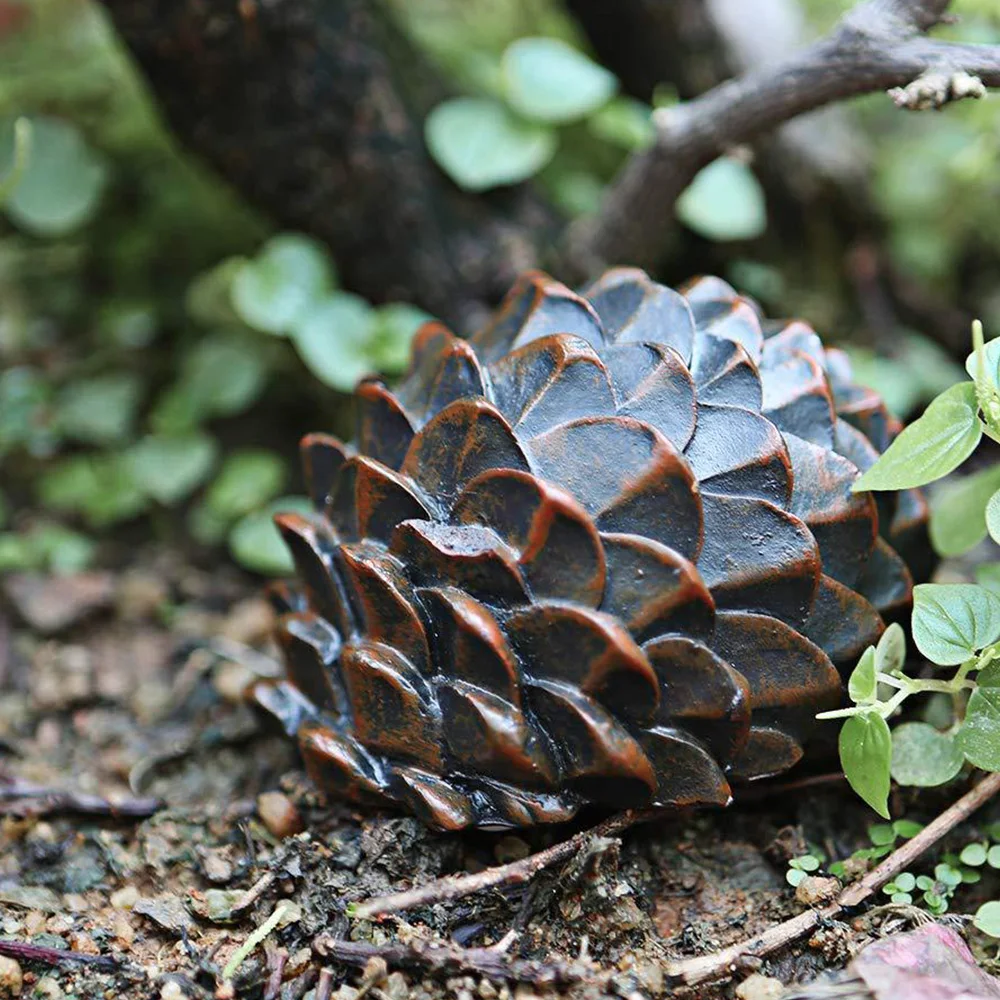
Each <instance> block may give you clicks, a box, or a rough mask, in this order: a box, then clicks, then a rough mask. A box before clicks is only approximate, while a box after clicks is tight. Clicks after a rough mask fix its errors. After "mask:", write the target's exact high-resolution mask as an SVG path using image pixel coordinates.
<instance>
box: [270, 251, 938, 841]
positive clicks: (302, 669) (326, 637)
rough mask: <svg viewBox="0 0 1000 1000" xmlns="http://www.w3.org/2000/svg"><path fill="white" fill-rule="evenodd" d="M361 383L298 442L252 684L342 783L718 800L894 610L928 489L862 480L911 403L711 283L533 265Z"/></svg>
mask: <svg viewBox="0 0 1000 1000" xmlns="http://www.w3.org/2000/svg"><path fill="white" fill-rule="evenodd" d="M356 396H357V408H358V431H357V441H356V443H355V444H354V445H353V446H351V445H344V444H341V443H340V442H339V441H338V440H336V439H335V438H332V437H329V436H327V435H323V434H311V435H309V436H307V437H306V438H305V439H304V441H303V444H302V450H303V455H304V461H305V467H306V472H307V476H308V480H309V483H310V485H311V491H312V495H313V499H314V502H315V505H316V509H317V513H316V514H315V515H314V516H311V517H301V516H294V515H282V516H279V518H278V524H279V527H280V528H281V530H282V532H283V534H284V537H285V539H286V541H287V543H288V545H289V546H290V548H291V550H292V553H293V556H294V559H295V563H296V566H297V569H298V575H299V579H300V581H301V586H300V587H299V588H295V589H293V588H289V587H284V586H282V587H278V588H276V589H275V599H276V601H277V604H278V606H279V608H280V611H281V620H280V626H279V638H280V640H281V643H282V646H283V649H284V654H285V659H286V663H287V671H288V680H287V681H282V682H279V683H277V684H272V685H262V686H260V687H258V689H257V691H256V697H257V700H258V701H259V702H260V703H261V704H262V705H264V706H265V707H266V708H267V709H269V710H270V711H271V712H272V713H274V714H275V715H276V716H277V717H278V718H279V719H280V720H281V721H282V723H283V725H284V726H285V728H286V729H287V731H288V732H289V734H292V735H295V736H297V738H298V740H299V743H300V746H301V749H302V752H303V755H304V757H305V761H306V764H307V767H308V769H309V771H310V773H311V774H312V776H313V778H314V779H315V780H316V781H317V783H318V784H319V785H320V786H322V787H323V788H325V789H327V790H329V791H331V792H333V793H335V794H336V795H341V796H346V797H348V798H350V799H352V800H354V801H357V802H370V803H375V804H390V803H399V804H402V805H403V806H405V807H406V808H408V809H410V810H412V811H413V812H414V813H415V814H416V815H418V816H419V817H420V818H422V819H423V820H424V821H426V822H427V823H430V824H433V825H435V826H438V827H442V828H445V829H457V828H460V827H465V826H468V825H480V826H522V825H529V824H533V823H542V822H553V821H558V820H565V819H567V818H568V817H570V816H572V815H573V813H574V812H575V811H576V810H577V809H578V808H579V807H580V806H581V805H582V804H584V803H586V802H593V803H598V804H602V805H606V806H613V807H616V808H622V807H631V806H642V805H647V804H662V805H666V804H676V805H691V804H717V805H725V804H726V803H727V802H729V800H730V786H729V781H730V780H731V779H733V778H739V779H749V778H756V777H761V776H764V775H770V774H774V773H776V772H780V771H782V770H784V769H786V768H788V767H791V766H792V765H793V764H794V763H795V762H796V761H798V760H799V758H800V757H801V756H802V752H803V751H802V745H803V740H804V739H805V738H806V736H807V735H808V733H809V731H810V729H811V727H812V723H813V719H814V716H815V714H816V713H817V712H818V711H821V710H823V709H828V708H831V707H835V706H836V705H837V704H838V702H839V701H840V699H841V691H842V681H841V674H840V669H843V668H846V667H849V666H850V665H851V664H852V663H853V661H854V660H855V659H856V657H857V656H858V655H859V654H860V653H861V651H862V650H863V649H864V648H865V647H866V646H867V645H868V644H869V643H872V642H874V641H876V640H877V638H878V636H879V635H880V633H881V632H882V630H883V628H884V621H883V619H884V616H887V615H889V616H893V615H897V614H899V613H900V612H901V611H904V610H905V609H906V607H907V606H908V605H909V602H910V598H911V589H912V581H911V577H910V573H909V571H908V570H907V567H906V565H905V564H904V562H903V561H902V559H901V558H900V557H899V556H898V555H897V554H896V551H895V548H899V547H900V546H902V547H903V548H904V549H906V548H910V547H919V541H920V539H921V537H922V533H923V532H924V530H925V522H926V515H927V510H926V505H925V503H924V501H923V499H922V497H921V495H920V494H919V493H918V492H915V491H907V492H904V493H899V494H879V495H878V496H877V497H876V496H873V495H872V494H870V493H860V494H854V493H852V492H851V484H852V483H853V482H854V480H855V479H856V478H857V476H858V475H859V472H858V470H859V469H861V470H864V469H867V468H868V467H869V466H870V465H871V464H872V463H873V462H874V461H875V459H876V457H877V456H878V454H879V452H880V451H882V450H884V449H885V447H886V446H887V445H888V443H889V442H890V440H891V439H892V438H893V436H894V435H895V434H896V433H898V430H899V427H898V424H896V423H895V422H894V421H893V419H892V418H891V417H890V416H889V415H888V413H887V412H886V409H885V407H884V406H883V404H882V402H881V400H880V399H879V398H878V396H877V395H876V394H875V393H873V392H871V391H870V390H868V389H863V388H861V387H859V386H857V385H854V384H853V383H852V382H851V376H850V369H849V365H848V363H847V359H846V357H845V356H844V355H843V354H842V353H840V352H839V351H834V350H830V351H824V349H823V347H822V346H821V344H820V341H819V338H818V337H817V336H816V334H815V333H814V332H813V331H812V330H811V329H810V328H809V327H808V326H806V325H805V324H803V323H801V322H791V323H775V324H769V323H766V322H763V321H762V319H761V316H760V314H759V312H758V310H757V308H756V306H755V305H754V304H753V303H752V302H750V301H749V300H748V299H746V298H743V297H740V296H738V295H737V294H736V293H735V292H734V291H733V289H732V288H730V287H729V286H728V285H727V284H726V283H725V282H723V281H721V280H719V279H717V278H705V279H701V280H699V281H696V282H694V283H693V284H691V285H690V286H689V287H687V288H686V289H685V290H684V291H683V292H682V293H678V292H675V291H672V290H670V289H667V288H664V287H662V286H660V285H657V284H655V283H653V282H652V281H650V279H649V278H648V277H647V276H646V275H645V274H644V273H642V272H641V271H637V270H633V269H627V268H622V269H617V270H612V271H609V272H608V273H606V274H605V275H604V276H603V277H602V278H601V279H600V280H599V281H597V282H596V283H595V284H594V285H592V286H591V287H590V288H589V289H588V290H587V291H586V292H585V293H584V294H583V295H577V294H575V293H573V292H571V291H570V290H569V289H568V288H566V287H564V286H563V285H561V284H559V283H557V282H555V281H553V280H552V279H551V278H549V277H547V276H545V275H543V274H540V273H529V274H527V275H525V276H524V277H522V278H521V280H520V281H519V282H518V283H517V285H516V286H515V287H514V288H513V290H512V291H511V292H510V294H509V295H508V297H507V299H506V300H505V302H504V304H503V306H502V308H501V309H500V311H499V313H498V314H497V316H496V318H495V319H494V320H493V321H492V323H491V324H490V325H489V326H488V327H486V328H485V329H483V330H481V331H479V332H478V333H477V334H476V335H475V336H474V337H472V339H471V340H468V341H465V340H460V339H457V338H456V337H454V336H453V335H452V334H451V333H449V332H448V331H447V330H446V329H444V328H443V327H442V326H440V325H439V324H436V323H429V324H427V325H426V326H425V327H424V328H423V329H422V330H421V332H420V333H419V334H418V336H417V338H416V340H415V343H414V350H413V361H412V367H411V369H410V372H409V374H408V375H407V377H406V378H405V380H404V381H403V382H402V384H401V385H400V387H399V388H398V390H397V391H396V392H395V393H393V392H390V391H389V390H388V389H387V388H386V387H385V385H384V384H383V383H382V382H380V381H378V380H377V379H367V380H364V381H362V382H361V384H360V385H359V387H358V389H357V393H356ZM894 547H895V548H894Z"/></svg>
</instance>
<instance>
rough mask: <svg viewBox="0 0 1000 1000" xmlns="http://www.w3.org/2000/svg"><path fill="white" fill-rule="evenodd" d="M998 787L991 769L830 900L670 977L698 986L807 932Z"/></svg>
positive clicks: (690, 961)
mask: <svg viewBox="0 0 1000 1000" xmlns="http://www.w3.org/2000/svg"><path fill="white" fill-rule="evenodd" d="M997 792H1000V773H997V774H989V775H987V776H986V777H985V778H984V779H983V780H982V781H980V782H979V784H978V785H976V786H975V787H974V788H972V789H970V790H969V791H968V792H966V793H965V795H963V796H962V797H961V798H960V799H959V800H958V801H957V802H955V803H953V804H952V805H950V806H949V807H948V808H947V809H946V810H945V811H944V812H943V813H941V815H940V816H938V817H937V818H936V819H935V820H933V821H932V822H931V823H928V824H927V826H925V827H924V828H923V830H921V831H920V833H918V834H917V835H916V836H915V837H913V838H912V839H910V840H908V841H907V842H906V843H905V844H903V846H902V847H900V848H899V849H898V850H896V851H893V852H892V854H890V855H889V856H888V857H887V858H886V859H885V860H884V861H883V862H882V863H881V864H880V865H878V867H876V868H873V869H872V870H871V871H870V872H868V874H867V875H865V877H864V878H862V879H860V880H859V881H857V882H855V883H853V884H852V885H849V886H847V888H846V889H844V890H843V892H841V893H840V895H839V896H838V897H837V898H836V899H835V900H834V901H833V902H832V903H830V904H828V905H827V906H824V907H821V908H820V909H817V910H806V912H805V913H800V914H799V915H798V916H796V917H792V919H791V920H786V921H785V922H784V923H781V924H775V925H774V926H773V927H769V928H768V929H767V930H766V931H763V932H762V933H760V934H757V935H756V936H755V937H752V938H748V939H747V940H746V941H740V942H739V943H738V944H734V945H731V946H730V947H728V948H724V949H723V950H722V951H717V952H715V953H714V954H711V955H701V956H699V957H698V958H687V959H683V960H682V961H679V962H669V963H667V967H666V970H665V971H666V975H667V978H668V980H669V981H670V982H672V983H674V984H675V985H685V986H696V985H698V984H699V983H705V982H709V981H711V980H716V979H723V978H725V977H727V976H728V975H730V974H731V973H733V972H735V971H736V970H737V969H738V967H739V964H740V962H741V960H743V959H746V958H748V957H753V958H763V957H765V956H766V955H770V954H772V953H773V952H775V951H778V950H779V949H780V948H783V947H785V945H788V944H791V943H792V942H793V941H797V940H798V939H799V938H801V937H804V936H805V935H806V934H808V933H809V932H810V931H811V930H813V929H814V928H815V927H817V926H819V925H820V924H821V923H823V921H825V920H830V919H832V918H834V917H836V916H838V915H839V914H840V913H841V912H842V911H843V910H848V909H851V908H852V907H855V906H859V905H860V904H861V903H863V902H864V901H865V900H866V899H867V898H868V897H869V896H870V895H871V894H872V893H873V892H875V890H876V889H878V888H879V887H880V886H882V885H884V884H885V883H886V882H888V881H889V880H890V879H891V878H894V877H895V876H896V875H898V874H899V873H900V872H901V871H904V870H905V869H906V868H907V867H908V866H909V865H911V864H912V863H913V862H914V861H915V860H916V859H917V858H918V857H920V855H921V854H923V853H924V851H926V850H927V849H928V848H929V847H932V846H933V845H934V844H936V843H937V842H938V841H939V840H940V839H941V838H942V837H943V836H944V835H945V834H947V833H949V832H950V831H951V830H952V829H954V828H955V827H956V826H958V824H959V823H961V822H963V821H964V820H966V819H968V818H969V816H971V815H972V813H974V812H975V811H976V810H977V809H978V808H979V807H980V806H982V805H984V804H985V803H986V802H988V801H989V800H990V799H991V798H993V796H994V795H996V794H997Z"/></svg>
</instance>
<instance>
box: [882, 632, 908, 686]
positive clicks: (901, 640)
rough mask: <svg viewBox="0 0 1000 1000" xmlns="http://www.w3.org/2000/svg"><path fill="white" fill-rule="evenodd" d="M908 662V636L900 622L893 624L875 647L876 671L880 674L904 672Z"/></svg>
mask: <svg viewBox="0 0 1000 1000" xmlns="http://www.w3.org/2000/svg"><path fill="white" fill-rule="evenodd" d="M905 662H906V634H905V633H904V632H903V627H902V626H901V625H900V624H899V623H898V622H893V623H892V624H891V625H890V626H889V627H888V628H887V629H886V630H885V631H884V632H883V633H882V636H881V638H880V639H879V641H878V645H877V646H876V647H875V670H876V672H877V673H880V674H895V673H899V672H902V669H903V664H904V663H905Z"/></svg>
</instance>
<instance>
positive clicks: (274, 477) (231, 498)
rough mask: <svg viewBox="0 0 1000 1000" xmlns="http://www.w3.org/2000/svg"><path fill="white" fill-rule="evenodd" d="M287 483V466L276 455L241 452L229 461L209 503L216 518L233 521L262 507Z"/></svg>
mask: <svg viewBox="0 0 1000 1000" xmlns="http://www.w3.org/2000/svg"><path fill="white" fill-rule="evenodd" d="M284 482H285V463H284V462H282V460H281V458H280V457H279V456H278V455H276V454H275V453H274V452H273V451H263V450H261V449H253V450H251V449H247V450H245V451H237V452H234V453H233V454H232V455H230V456H229V457H228V458H227V459H226V461H225V463H224V464H223V466H222V468H221V469H220V470H219V474H218V475H217V476H216V477H215V480H214V482H213V483H212V485H211V486H209V488H208V492H207V493H206V495H205V501H206V503H207V504H208V506H209V507H210V508H211V510H212V512H213V513H214V514H216V515H217V516H218V517H220V518H223V519H225V520H230V519H232V518H236V517H242V516H243V515H244V514H249V513H250V511H252V510H256V509H257V508H258V507H262V506H263V505H264V504H265V503H267V502H268V500H271V499H273V497H274V496H275V495H276V494H277V493H278V492H279V491H280V490H281V487H282V486H283V485H284Z"/></svg>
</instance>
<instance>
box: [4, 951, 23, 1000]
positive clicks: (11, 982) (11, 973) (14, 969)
mask: <svg viewBox="0 0 1000 1000" xmlns="http://www.w3.org/2000/svg"><path fill="white" fill-rule="evenodd" d="M23 985H24V977H23V976H22V974H21V966H20V965H19V964H18V963H17V962H15V961H14V959H12V958H6V957H5V956H3V955H0V997H3V998H4V1000H7V998H8V997H19V996H20V995H21V987H22V986H23Z"/></svg>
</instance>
